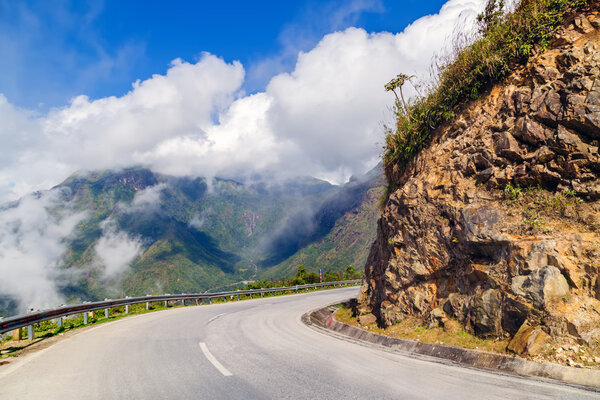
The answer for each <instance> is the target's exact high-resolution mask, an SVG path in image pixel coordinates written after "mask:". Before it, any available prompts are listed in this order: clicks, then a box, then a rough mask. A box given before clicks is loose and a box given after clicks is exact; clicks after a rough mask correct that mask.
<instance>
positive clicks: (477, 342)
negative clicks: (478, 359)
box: [334, 307, 508, 353]
mask: <svg viewBox="0 0 600 400" xmlns="http://www.w3.org/2000/svg"><path fill="white" fill-rule="evenodd" d="M334 316H335V319H336V320H338V321H339V322H343V323H345V324H348V325H352V326H357V327H359V328H363V329H366V330H368V331H369V332H373V333H377V334H379V335H385V336H390V337H395V338H400V339H409V340H418V341H421V342H424V343H435V344H446V345H451V346H458V347H464V348H466V349H477V350H486V351H492V352H495V353H507V350H506V346H508V341H507V340H504V339H483V338H478V337H476V336H473V335H471V334H470V333H468V332H465V331H464V330H462V328H461V327H460V324H459V323H458V322H456V321H452V320H451V321H449V322H447V323H446V324H445V326H444V328H428V327H427V326H425V325H424V324H423V322H422V321H421V320H419V319H417V318H415V317H411V316H406V318H405V319H404V320H403V321H401V322H400V323H398V324H396V325H392V326H390V327H388V328H385V329H384V328H380V327H378V326H377V325H376V324H371V325H368V326H365V327H363V326H361V325H360V324H359V323H358V320H357V318H356V317H354V316H353V314H352V310H351V309H349V308H345V307H342V308H340V309H338V310H337V311H336V312H335V314H334Z"/></svg>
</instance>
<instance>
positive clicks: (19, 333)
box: [13, 328, 23, 342]
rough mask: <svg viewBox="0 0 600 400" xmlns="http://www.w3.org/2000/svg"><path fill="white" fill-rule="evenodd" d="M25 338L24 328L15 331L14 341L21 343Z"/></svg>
mask: <svg viewBox="0 0 600 400" xmlns="http://www.w3.org/2000/svg"><path fill="white" fill-rule="evenodd" d="M22 338H23V328H17V329H13V341H14V342H16V341H19V340H21V339H22Z"/></svg>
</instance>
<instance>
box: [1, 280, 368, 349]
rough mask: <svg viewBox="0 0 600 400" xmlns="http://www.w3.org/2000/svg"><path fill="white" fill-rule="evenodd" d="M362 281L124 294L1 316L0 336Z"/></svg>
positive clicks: (29, 337)
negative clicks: (175, 305) (142, 310)
mask: <svg viewBox="0 0 600 400" xmlns="http://www.w3.org/2000/svg"><path fill="white" fill-rule="evenodd" d="M359 283H361V280H360V279H355V280H349V281H336V282H322V283H309V284H306V285H295V286H283V287H275V288H263V289H248V290H235V291H229V292H218V293H182V294H164V295H147V296H139V297H125V298H123V299H112V300H104V301H95V302H88V303H82V304H75V305H68V306H61V307H59V308H55V309H51V310H41V311H34V312H31V313H27V314H22V315H16V316H13V317H7V318H4V319H0V335H1V334H3V333H5V332H8V331H11V330H15V329H20V328H24V327H28V331H27V336H28V339H29V340H32V339H33V338H34V324H37V323H39V322H43V321H47V320H50V319H55V318H56V320H57V324H58V326H59V327H60V326H62V318H63V317H66V316H69V315H73V314H83V323H84V324H85V325H87V323H88V321H87V319H88V318H87V317H88V312H89V311H96V310H102V309H104V314H105V316H106V318H108V316H109V310H110V309H111V308H113V307H120V306H125V313H126V314H128V313H129V306H130V305H132V304H140V303H146V309H147V310H148V309H150V306H151V304H152V303H155V302H162V301H164V302H168V301H178V300H179V301H182V303H184V304H185V301H186V300H189V301H195V302H196V304H198V302H199V301H200V300H203V301H204V300H208V302H209V303H212V300H213V299H216V298H221V297H222V298H224V299H225V300H227V297H230V298H231V297H232V296H236V298H237V300H240V296H243V295H249V296H250V298H252V296H254V295H260V296H261V297H263V296H264V295H265V293H275V292H283V293H285V292H296V293H298V290H302V289H307V290H308V289H311V288H319V287H329V286H333V287H337V286H349V285H356V284H359Z"/></svg>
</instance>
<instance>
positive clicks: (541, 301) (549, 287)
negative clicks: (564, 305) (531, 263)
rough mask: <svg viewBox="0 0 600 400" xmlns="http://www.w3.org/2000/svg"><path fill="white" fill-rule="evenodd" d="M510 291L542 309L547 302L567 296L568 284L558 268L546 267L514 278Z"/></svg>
mask: <svg viewBox="0 0 600 400" xmlns="http://www.w3.org/2000/svg"><path fill="white" fill-rule="evenodd" d="M511 290H512V292H513V293H514V294H516V295H518V296H522V297H523V298H525V299H527V300H529V301H531V302H533V303H534V304H535V305H536V307H538V308H544V307H545V306H546V305H548V303H549V302H551V301H553V300H556V299H557V298H561V297H563V296H566V295H567V294H569V284H568V283H567V280H566V279H565V277H564V276H562V274H561V273H560V271H559V270H558V268H556V267H553V266H550V265H548V266H546V267H544V268H541V269H537V270H535V271H533V272H532V273H531V274H529V275H525V276H515V277H514V278H513V279H512V285H511Z"/></svg>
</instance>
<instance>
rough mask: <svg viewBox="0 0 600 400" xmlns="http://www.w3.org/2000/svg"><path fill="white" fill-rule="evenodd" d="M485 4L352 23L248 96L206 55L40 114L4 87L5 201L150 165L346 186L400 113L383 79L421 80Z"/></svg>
mask: <svg viewBox="0 0 600 400" xmlns="http://www.w3.org/2000/svg"><path fill="white" fill-rule="evenodd" d="M484 3H485V0H450V1H448V2H447V3H446V4H445V5H444V6H443V8H442V9H441V10H440V12H439V13H438V14H436V15H430V16H426V17H423V18H421V19H419V20H417V21H416V22H414V23H413V24H411V25H410V26H408V27H407V28H406V29H405V30H404V31H403V32H400V33H387V32H383V33H368V32H366V31H364V30H363V29H357V28H348V29H345V30H343V31H339V32H334V33H331V34H329V35H326V36H325V37H323V38H322V39H321V40H320V41H319V42H318V44H317V45H316V46H315V47H314V48H313V49H312V50H310V51H307V52H301V53H299V54H298V56H297V61H296V65H295V68H294V69H293V71H292V72H290V73H283V74H279V75H276V76H274V77H273V78H272V79H271V80H270V82H269V84H268V85H267V87H266V89H265V90H264V91H263V92H260V93H256V94H253V95H249V96H246V95H244V94H243V93H242V92H241V87H242V84H243V82H244V75H245V71H244V68H243V66H242V65H241V64H240V63H238V62H232V63H227V62H225V61H224V60H223V59H221V58H218V57H217V56H214V55H210V54H204V55H202V56H201V57H200V59H199V60H198V61H197V62H195V63H188V62H185V61H182V60H175V61H173V63H172V65H171V66H170V68H169V70H168V71H167V73H166V74H165V75H154V76H153V77H152V78H150V79H148V80H145V81H143V82H140V81H138V82H135V83H134V85H133V88H132V90H131V91H130V92H129V93H127V94H125V95H124V96H122V97H107V98H101V99H97V100H90V99H89V98H87V97H86V96H79V97H76V98H74V99H73V100H72V101H71V103H70V104H69V105H68V106H66V107H63V108H59V109H54V110H51V111H50V112H49V113H47V114H45V115H34V114H32V113H31V112H29V111H27V110H21V109H17V108H15V107H13V106H12V105H11V104H10V103H8V102H7V100H6V99H5V98H4V97H2V96H1V95H0V138H2V140H3V146H4V151H3V152H2V155H1V156H0V200H7V199H11V198H12V199H14V198H17V197H18V196H21V195H23V194H25V193H28V192H30V191H31V190H36V189H43V188H48V187H50V186H52V185H53V184H56V183H58V182H60V180H62V179H64V178H65V177H67V176H68V175H69V174H71V173H72V172H73V171H76V170H80V169H86V170H95V169H104V168H116V167H126V166H130V165H133V164H138V165H139V164H141V165H146V166H149V167H150V168H152V169H153V170H155V171H157V172H162V173H167V174H173V175H196V176H205V177H208V178H211V177H214V176H220V177H225V178H240V177H242V178H243V177H252V176H256V175H259V174H260V175H263V176H265V175H266V176H270V177H273V176H277V175H284V176H285V177H291V176H295V175H313V176H316V177H319V178H324V179H327V180H329V181H332V182H334V183H341V182H343V181H344V180H345V179H347V178H348V177H349V176H350V175H352V174H358V173H361V172H364V171H365V170H366V169H368V168H370V167H372V166H374V165H375V163H376V162H377V158H378V156H379V154H380V152H381V145H382V143H383V129H382V123H389V122H390V120H391V119H392V118H393V113H392V111H391V108H392V106H393V96H391V95H390V94H389V93H385V91H384V90H383V86H384V84H385V83H386V82H387V81H388V80H389V79H391V78H392V77H394V76H395V75H396V74H397V73H399V72H405V73H410V74H416V75H418V76H424V75H426V74H427V71H428V69H429V66H430V62H431V57H432V55H433V54H434V53H435V52H439V51H440V49H441V48H443V46H444V45H448V44H450V43H451V41H450V39H449V38H450V37H451V36H452V32H453V30H454V29H455V27H456V26H457V24H460V27H461V29H462V28H463V27H464V26H466V25H468V24H469V23H471V24H472V23H473V21H474V19H475V18H474V17H475V16H476V14H477V13H478V12H480V11H481V9H482V7H483V5H484Z"/></svg>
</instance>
